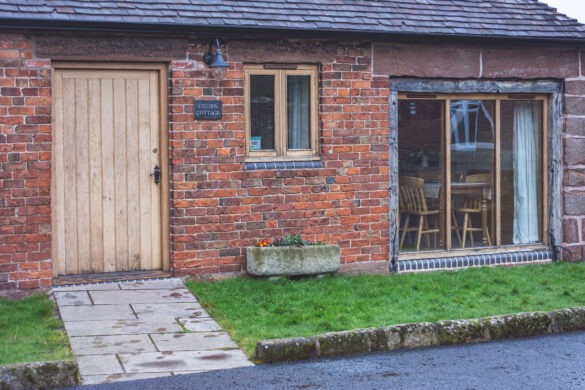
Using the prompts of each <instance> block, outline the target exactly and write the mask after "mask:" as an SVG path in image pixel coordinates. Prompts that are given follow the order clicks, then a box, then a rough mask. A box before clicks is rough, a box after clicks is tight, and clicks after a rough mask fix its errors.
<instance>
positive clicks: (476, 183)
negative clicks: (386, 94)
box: [449, 100, 496, 248]
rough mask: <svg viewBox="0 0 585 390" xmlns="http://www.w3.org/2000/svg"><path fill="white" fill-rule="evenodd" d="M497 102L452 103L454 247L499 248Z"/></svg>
mask: <svg viewBox="0 0 585 390" xmlns="http://www.w3.org/2000/svg"><path fill="white" fill-rule="evenodd" d="M495 108H496V102H495V101H493V100H451V104H450V112H449V116H450V123H451V129H450V130H451V134H450V138H451V148H450V149H451V150H450V152H451V166H450V169H451V224H452V226H451V233H452V237H451V247H452V248H470V247H479V246H493V245H495V241H494V238H495V234H494V232H495V221H496V219H495V214H494V213H495V207H494V206H495V191H494V188H495V187H494V180H495V171H494V168H495V164H494V162H495V139H496V123H495V121H496V114H495V113H496V109H495Z"/></svg>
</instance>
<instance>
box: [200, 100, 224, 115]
mask: <svg viewBox="0 0 585 390" xmlns="http://www.w3.org/2000/svg"><path fill="white" fill-rule="evenodd" d="M221 103H222V102H221V100H195V101H194V102H193V115H194V116H195V119H221V113H222V111H221Z"/></svg>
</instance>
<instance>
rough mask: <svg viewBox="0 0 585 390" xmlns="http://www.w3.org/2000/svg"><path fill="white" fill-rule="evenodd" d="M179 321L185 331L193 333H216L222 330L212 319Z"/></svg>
mask: <svg viewBox="0 0 585 390" xmlns="http://www.w3.org/2000/svg"><path fill="white" fill-rule="evenodd" d="M178 321H179V322H180V323H181V324H182V325H183V326H184V327H185V329H187V330H190V331H192V332H215V331H219V330H221V326H219V325H218V324H217V322H215V321H214V320H212V319H211V318H202V319H193V318H179V319H178Z"/></svg>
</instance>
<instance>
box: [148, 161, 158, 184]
mask: <svg viewBox="0 0 585 390" xmlns="http://www.w3.org/2000/svg"><path fill="white" fill-rule="evenodd" d="M150 176H154V184H158V183H160V168H159V167H158V165H155V166H154V172H153V173H151V174H150Z"/></svg>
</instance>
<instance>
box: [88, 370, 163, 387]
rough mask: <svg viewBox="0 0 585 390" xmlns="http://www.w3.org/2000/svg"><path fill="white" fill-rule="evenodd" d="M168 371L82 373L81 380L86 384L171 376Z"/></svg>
mask: <svg viewBox="0 0 585 390" xmlns="http://www.w3.org/2000/svg"><path fill="white" fill-rule="evenodd" d="M170 374H171V373H170V372H169V373H167V372H141V373H135V374H110V375H82V376H81V382H82V383H83V384H84V385H98V384H102V383H113V382H122V381H135V380H139V379H150V378H160V377H162V376H169V375H170Z"/></svg>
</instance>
